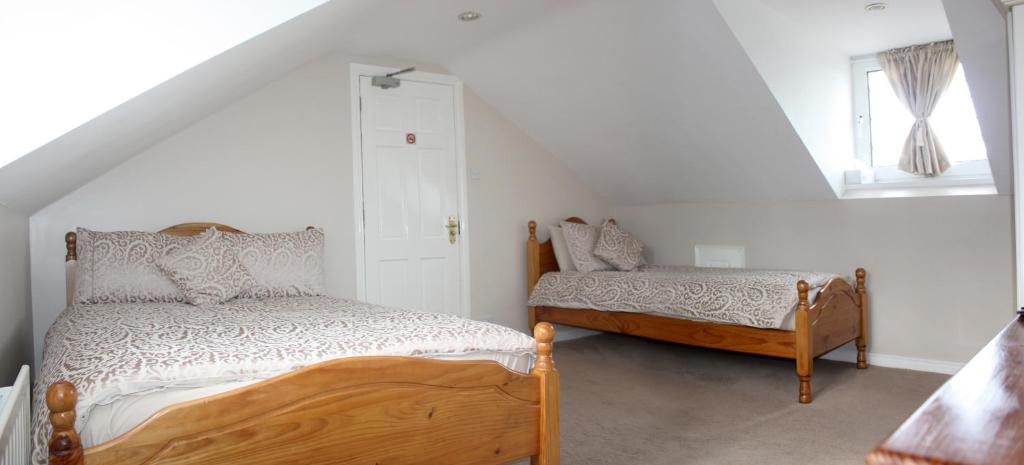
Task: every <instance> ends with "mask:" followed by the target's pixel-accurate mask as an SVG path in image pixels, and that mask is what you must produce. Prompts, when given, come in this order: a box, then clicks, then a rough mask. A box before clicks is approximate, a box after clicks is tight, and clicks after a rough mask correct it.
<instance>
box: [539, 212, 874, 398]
mask: <svg viewBox="0 0 1024 465" xmlns="http://www.w3.org/2000/svg"><path fill="white" fill-rule="evenodd" d="M566 221H569V222H574V223H584V222H583V220H581V219H579V218H576V217H573V218H569V219H567V220H566ZM528 228H529V238H528V239H527V241H526V263H527V286H528V289H527V293H528V294H529V293H532V292H533V288H534V286H536V285H537V282H539V281H540V278H541V276H542V275H543V274H544V273H548V272H554V271H559V269H558V262H557V260H556V259H555V255H554V249H553V248H552V245H551V241H550V240H548V241H544V242H540V241H539V240H538V239H537V223H536V222H534V221H530V222H529V224H528ZM856 277H857V284H856V287H854V286H851V285H850V283H849V282H847V281H846V280H845V279H842V278H833V279H832V280H830V281H829V282H827V283H826V284H825V286H824V287H822V289H821V291H820V292H818V294H817V296H816V297H815V298H814V301H813V302H811V301H810V299H809V298H808V293H809V292H810V286H809V285H808V284H807V282H805V281H802V280H801V281H799V282H798V283H797V288H796V292H797V298H798V300H797V302H798V304H797V308H796V324H795V329H794V330H792V331H789V330H781V329H764V328H752V327H747V326H739V325H732V324H722V323H711V322H706V321H691V320H685V319H680V318H671V317H666V316H659V315H654V314H648V313H637V312H616V311H605V310H591V309H567V308H556V307H528V308H527V310H528V312H529V324H530V326H531V327H533V325H535V324H538V322H542V321H543V322H551V323H558V324H565V325H570V326H577V327H581V328H589V329H596V330H599V331H607V332H614V333H620V334H628V335H633V336H640V337H646V338H649V339H656V340H660V341H667V342H675V343H679V344H686V345H693V346H700V347H708V348H712V349H722V350H729V351H735V352H744V353H749V354H759V355H767V356H772V357H783V358H789V359H793V360H795V361H796V372H797V377H798V379H799V396H798V399H799V401H800V402H801V403H810V402H811V400H812V398H813V397H812V394H811V376H812V375H813V373H814V359H815V358H817V357H819V356H821V355H823V354H825V353H827V352H830V351H832V350H834V349H836V348H837V347H839V346H842V345H844V344H846V343H849V342H850V341H855V342H856V346H857V368H862V369H863V368H867V366H868V364H867V355H866V353H867V327H868V323H867V315H868V298H867V287H866V285H865V280H866V278H867V272H866V271H864V269H863V268H858V269H857V271H856Z"/></svg>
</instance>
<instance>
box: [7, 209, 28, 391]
mask: <svg viewBox="0 0 1024 465" xmlns="http://www.w3.org/2000/svg"><path fill="white" fill-rule="evenodd" d="M28 256H29V252H28V217H27V216H25V215H23V214H21V213H18V212H15V211H13V210H11V209H9V208H7V207H6V206H4V205H2V204H0V386H9V385H10V384H11V383H12V382H13V381H14V377H15V376H17V373H18V369H19V368H20V367H21V365H22V364H25V363H30V362H31V358H30V356H29V354H31V347H32V318H31V313H30V309H29V308H30V306H29V289H28V286H29V285H28Z"/></svg>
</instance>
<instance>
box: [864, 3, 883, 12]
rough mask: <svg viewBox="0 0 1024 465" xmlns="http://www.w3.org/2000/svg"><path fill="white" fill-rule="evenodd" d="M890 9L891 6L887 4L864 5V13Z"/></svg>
mask: <svg viewBox="0 0 1024 465" xmlns="http://www.w3.org/2000/svg"><path fill="white" fill-rule="evenodd" d="M888 7H889V4H888V3H885V2H875V3H868V4H867V5H864V11H882V10H884V9H886V8H888Z"/></svg>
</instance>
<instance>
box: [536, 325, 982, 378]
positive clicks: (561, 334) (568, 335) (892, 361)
mask: <svg viewBox="0 0 1024 465" xmlns="http://www.w3.org/2000/svg"><path fill="white" fill-rule="evenodd" d="M596 334H601V333H600V332H597V331H591V330H589V329H583V328H573V327H571V326H562V325H555V342H562V341H570V340H573V339H579V338H581V337H587V336H593V335H596ZM850 347H851V348H850V349H849V350H847V349H846V348H845V347H844V348H841V349H837V350H834V351H832V352H830V353H827V354H825V355H822V356H821V358H823V359H825V360H835V361H837V362H848V363H855V362H856V361H857V352H856V350H854V349H852V346H850ZM868 365H873V366H880V367H886V368H899V369H903V370H914V371H927V372H931V373H942V374H946V375H952V374H954V373H956V372H958V371H960V369H961V368H963V366H964V364H963V363H961V362H950V361H946V360H932V359H927V358H914V357H904V356H902V355H887V354H877V353H873V352H868Z"/></svg>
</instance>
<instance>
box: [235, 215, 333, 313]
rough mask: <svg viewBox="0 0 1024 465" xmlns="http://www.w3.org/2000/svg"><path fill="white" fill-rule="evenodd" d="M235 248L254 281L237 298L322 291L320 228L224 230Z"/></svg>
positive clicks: (319, 293) (280, 295)
mask: <svg viewBox="0 0 1024 465" xmlns="http://www.w3.org/2000/svg"><path fill="white" fill-rule="evenodd" d="M224 237H225V238H227V239H229V240H231V241H232V242H233V243H234V244H235V247H236V248H237V250H238V259H239V260H240V261H241V262H242V266H244V267H245V269H246V270H248V271H249V273H250V274H251V275H252V277H253V279H254V284H253V285H252V286H250V287H247V288H244V289H242V291H241V293H239V294H238V298H240V299H259V298H268V297H300V296H318V295H325V294H326V292H325V291H324V266H323V263H324V231H323V230H322V229H320V228H315V229H309V230H306V231H299V232H292V233H270V234H225V235H224Z"/></svg>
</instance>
